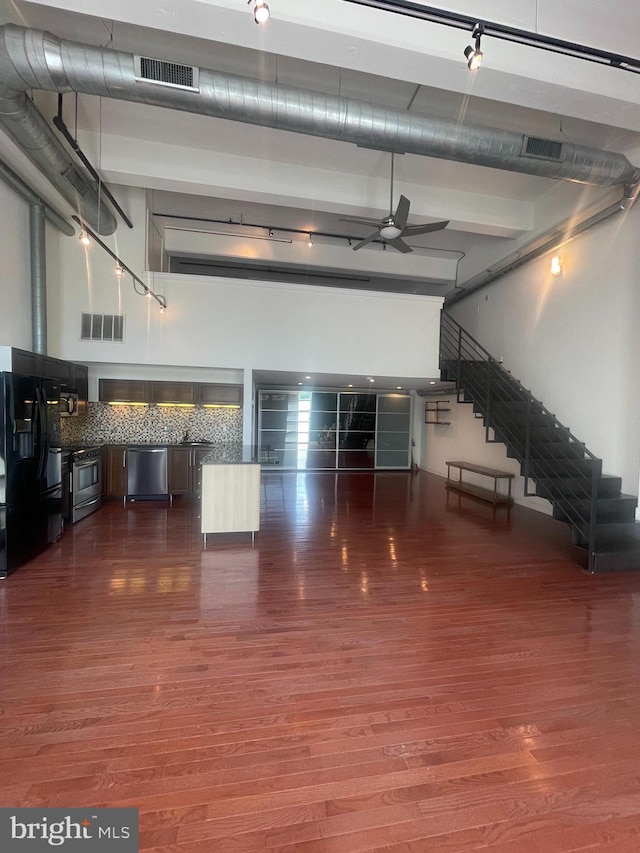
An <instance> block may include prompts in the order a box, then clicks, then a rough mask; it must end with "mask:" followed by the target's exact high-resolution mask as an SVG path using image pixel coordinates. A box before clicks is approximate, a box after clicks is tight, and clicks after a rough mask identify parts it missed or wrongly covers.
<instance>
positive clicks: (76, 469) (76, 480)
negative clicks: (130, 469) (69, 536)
mask: <svg viewBox="0 0 640 853" xmlns="http://www.w3.org/2000/svg"><path fill="white" fill-rule="evenodd" d="M101 506H102V456H101V450H100V448H99V447H79V448H75V449H73V450H72V452H71V521H72V522H73V523H74V524H75V522H76V521H80V519H81V518H84V517H85V516H87V515H89V514H90V513H92V512H95V510H97V509H99V508H100V507H101Z"/></svg>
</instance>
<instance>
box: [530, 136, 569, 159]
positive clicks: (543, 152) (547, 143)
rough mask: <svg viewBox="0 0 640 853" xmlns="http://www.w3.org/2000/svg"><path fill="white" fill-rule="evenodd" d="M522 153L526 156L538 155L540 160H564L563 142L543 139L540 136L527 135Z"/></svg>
mask: <svg viewBox="0 0 640 853" xmlns="http://www.w3.org/2000/svg"><path fill="white" fill-rule="evenodd" d="M522 154H523V155H524V156H525V157H537V158H538V160H562V142H556V140H555V139H542V137H540V136H525V137H524V142H523V145H522Z"/></svg>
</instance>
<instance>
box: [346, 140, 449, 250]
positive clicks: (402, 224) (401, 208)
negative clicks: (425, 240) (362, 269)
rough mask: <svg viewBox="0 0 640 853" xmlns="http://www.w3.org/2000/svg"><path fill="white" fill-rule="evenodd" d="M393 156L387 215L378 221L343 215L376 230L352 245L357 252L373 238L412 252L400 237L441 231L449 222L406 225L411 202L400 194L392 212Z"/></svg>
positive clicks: (395, 247)
mask: <svg viewBox="0 0 640 853" xmlns="http://www.w3.org/2000/svg"><path fill="white" fill-rule="evenodd" d="M393 157H394V155H393V154H392V155H391V198H390V201H389V215H388V216H385V218H384V219H383V220H382V221H380V220H378V219H365V218H364V217H357V216H345V217H343V218H342V220H341V221H342V222H355V223H356V224H358V225H373V226H375V227H376V228H377V229H378V230H377V231H374V232H373V233H372V234H369V236H368V237H365V238H364V240H361V241H360V242H359V243H356V245H355V246H354V247H353V251H354V252H357V250H358V249H361V248H362V247H363V246H366V245H367V243H372V242H373V241H374V240H378V239H382V240H383V242H384V243H385V244H387V243H388V244H389V245H390V246H393V248H394V249H397V250H398V251H399V252H402V253H403V254H406V253H407V252H413V249H412V248H411V246H409V245H407V243H405V242H404V240H403V239H402V238H403V237H413V236H415V235H416V234H428V233H429V232H430V231H441V230H442V229H443V228H446V227H447V225H448V224H449V220H448V219H447V220H445V221H442V222H430V223H429V224H428V225H407V220H408V219H409V207H410V206H411V202H410V201H409V199H408V198H407V197H406V196H403V195H401V196H400V200H399V201H398V206H397V207H396V212H395V213H394V212H393Z"/></svg>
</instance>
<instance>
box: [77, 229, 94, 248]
mask: <svg viewBox="0 0 640 853" xmlns="http://www.w3.org/2000/svg"><path fill="white" fill-rule="evenodd" d="M78 239H79V240H80V242H81V243H82V245H83V246H88V245H89V243H90V242H91V240H90V239H89V235H88V234H87V232H86V231H85V230H84V228H83V229H82V231H81V232H80V237H79V238H78Z"/></svg>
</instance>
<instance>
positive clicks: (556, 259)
mask: <svg viewBox="0 0 640 853" xmlns="http://www.w3.org/2000/svg"><path fill="white" fill-rule="evenodd" d="M551 275H552V276H553V277H554V278H557V276H559V275H562V261H561V260H560V256H559V255H554V256H553V257H552V258H551Z"/></svg>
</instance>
